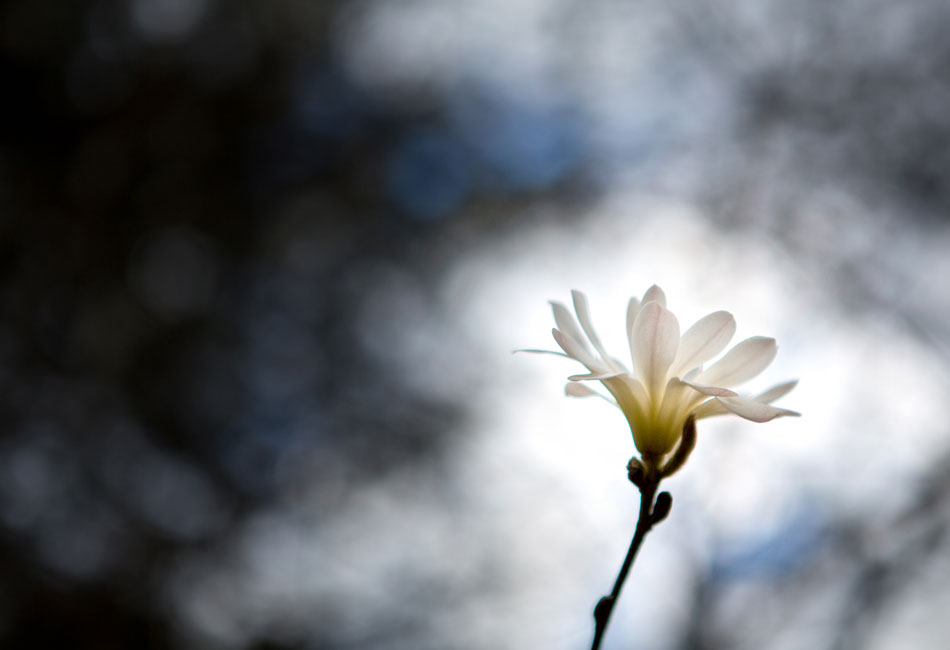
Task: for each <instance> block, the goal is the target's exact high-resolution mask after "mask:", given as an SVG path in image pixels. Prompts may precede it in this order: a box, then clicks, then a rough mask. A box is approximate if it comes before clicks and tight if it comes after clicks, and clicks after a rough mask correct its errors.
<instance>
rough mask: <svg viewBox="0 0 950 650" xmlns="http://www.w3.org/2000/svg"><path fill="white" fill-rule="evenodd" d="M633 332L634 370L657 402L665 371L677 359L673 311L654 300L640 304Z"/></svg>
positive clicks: (678, 327)
mask: <svg viewBox="0 0 950 650" xmlns="http://www.w3.org/2000/svg"><path fill="white" fill-rule="evenodd" d="M633 329H634V333H633V344H634V347H633V367H634V370H635V371H636V373H637V376H638V377H639V378H640V381H642V382H643V384H644V385H645V386H646V388H647V390H648V391H649V392H650V393H651V395H653V398H654V399H659V398H660V394H661V393H662V391H663V388H664V387H665V386H666V371H667V370H668V369H669V367H670V364H671V363H672V362H673V359H674V358H675V357H676V348H677V346H678V345H679V340H680V326H679V323H678V322H677V320H676V316H674V315H673V312H671V311H669V310H668V309H666V308H665V307H663V306H662V305H661V304H660V303H658V302H655V301H654V302H648V303H646V304H644V305H643V308H642V309H640V314H639V315H638V316H637V322H636V324H635V325H634V328H633Z"/></svg>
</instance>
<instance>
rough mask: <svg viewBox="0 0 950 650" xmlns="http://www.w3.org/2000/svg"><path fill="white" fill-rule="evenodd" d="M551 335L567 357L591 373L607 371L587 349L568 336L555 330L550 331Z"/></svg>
mask: <svg viewBox="0 0 950 650" xmlns="http://www.w3.org/2000/svg"><path fill="white" fill-rule="evenodd" d="M551 334H553V335H554V340H555V341H557V344H558V345H560V346H561V349H562V350H564V352H566V353H567V356H569V357H571V358H572V359H576V360H577V361H580V362H581V363H583V364H584V365H585V366H587V367H588V368H589V369H590V371H591V372H601V371H603V370H607V367H606V366H605V365H604V364H603V363H601V362H600V361H598V360H597V359H595V358H594V357H593V356H592V355H591V353H590V352H589V351H588V350H587V348H585V347H584V346H583V345H582V344H581V343H579V342H577V340H575V339H574V338H573V337H571V336H568V335H567V334H565V333H564V332H562V331H561V330H559V329H557V328H554V329H552V330H551Z"/></svg>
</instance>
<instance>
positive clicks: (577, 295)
mask: <svg viewBox="0 0 950 650" xmlns="http://www.w3.org/2000/svg"><path fill="white" fill-rule="evenodd" d="M571 298H573V299H574V311H576V312H577V320H579V321H580V322H581V327H583V328H584V333H585V334H587V338H589V339H590V342H591V343H593V344H594V348H595V349H596V350H597V353H598V354H600V356H601V358H602V359H603V360H604V361H607V362H608V363H609V362H610V355H608V354H607V352H606V350H604V346H603V344H602V343H601V342H600V338H599V337H598V336H597V332H595V331H594V324H593V323H592V322H591V319H590V305H588V304H587V296H585V295H584V294H583V293H582V292H580V291H571Z"/></svg>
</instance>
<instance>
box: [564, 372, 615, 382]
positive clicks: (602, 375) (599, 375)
mask: <svg viewBox="0 0 950 650" xmlns="http://www.w3.org/2000/svg"><path fill="white" fill-rule="evenodd" d="M625 374H627V373H625V372H624V371H623V370H604V371H601V372H591V373H589V374H586V375H571V376H570V377H568V380H569V381H590V380H601V379H610V378H611V377H619V376H620V375H625Z"/></svg>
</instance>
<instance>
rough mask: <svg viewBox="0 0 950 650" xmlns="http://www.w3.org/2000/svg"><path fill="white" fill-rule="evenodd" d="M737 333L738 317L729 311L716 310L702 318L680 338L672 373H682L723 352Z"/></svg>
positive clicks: (671, 369)
mask: <svg viewBox="0 0 950 650" xmlns="http://www.w3.org/2000/svg"><path fill="white" fill-rule="evenodd" d="M735 333H736V319H735V318H733V316H732V314H730V313H729V312H727V311H716V312H713V313H711V314H709V315H708V316H704V317H703V318H700V319H699V320H698V321H696V324H694V325H693V326H692V327H690V328H689V329H688V330H686V332H685V333H684V334H683V338H682V339H680V347H679V351H677V353H676V359H675V360H674V361H673V365H672V367H671V368H670V374H673V375H680V374H681V373H683V372H686V371H688V370H690V369H692V368H697V367H699V366H701V365H703V364H704V363H706V362H707V361H709V360H710V359H712V358H713V357H714V356H716V355H717V354H719V353H720V352H722V350H723V348H725V347H726V345H727V344H728V343H729V341H730V340H732V336H733V335H734V334H735Z"/></svg>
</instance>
